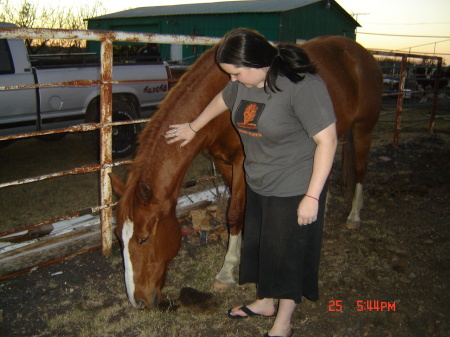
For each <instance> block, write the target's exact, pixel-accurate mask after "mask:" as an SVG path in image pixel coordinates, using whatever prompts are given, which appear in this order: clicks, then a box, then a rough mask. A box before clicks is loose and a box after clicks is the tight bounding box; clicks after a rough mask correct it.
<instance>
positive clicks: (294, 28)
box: [88, 2, 356, 63]
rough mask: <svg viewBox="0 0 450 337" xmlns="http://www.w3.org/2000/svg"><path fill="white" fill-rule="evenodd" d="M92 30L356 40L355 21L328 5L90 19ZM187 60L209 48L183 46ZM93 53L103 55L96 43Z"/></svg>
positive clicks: (165, 53)
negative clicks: (243, 30) (245, 31)
mask: <svg viewBox="0 0 450 337" xmlns="http://www.w3.org/2000/svg"><path fill="white" fill-rule="evenodd" d="M88 21H89V29H102V30H121V31H133V32H144V33H161V34H176V35H200V36H214V37H221V36H223V35H224V34H225V33H226V32H228V31H230V30H231V29H234V28H238V27H247V28H252V29H255V30H257V31H259V32H261V33H262V34H263V35H264V36H266V38H268V39H269V40H271V41H280V42H291V43H292V42H296V41H297V40H298V39H302V40H307V39H311V38H313V37H316V36H320V35H341V36H347V37H350V38H353V39H356V35H355V28H356V25H355V21H352V20H351V18H349V15H348V13H346V12H345V11H343V10H342V9H340V8H337V7H334V6H331V7H330V8H327V7H326V6H325V4H324V2H317V3H314V4H311V5H308V6H304V7H300V8H296V9H293V10H290V11H286V12H273V13H233V14H216V13H211V14H199V15H171V16H158V17H138V18H109V19H95V18H93V19H89V20H88ZM179 48H181V49H182V55H183V58H188V59H187V60H186V62H187V63H193V62H194V61H195V60H196V58H197V57H198V56H199V55H201V54H202V53H203V52H204V51H205V50H206V49H208V48H210V47H208V46H192V45H184V46H180V47H179ZM88 49H89V51H95V52H98V51H99V46H98V44H97V43H96V42H92V43H90V44H89V45H88ZM160 52H161V55H162V57H163V59H165V60H170V59H171V57H170V46H169V45H160Z"/></svg>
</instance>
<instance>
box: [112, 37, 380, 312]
mask: <svg viewBox="0 0 450 337" xmlns="http://www.w3.org/2000/svg"><path fill="white" fill-rule="evenodd" d="M302 47H303V48H304V49H305V51H306V52H307V53H308V54H309V56H310V58H311V60H312V61H313V62H315V63H316V64H317V67H318V73H319V74H320V76H321V77H322V78H323V79H324V80H325V82H326V84H327V87H328V90H329V93H330V96H331V99H332V101H333V105H334V109H335V113H336V116H337V130H338V134H339V135H343V134H344V132H345V131H347V130H350V131H351V132H350V134H352V135H353V138H354V142H353V146H352V147H349V149H352V150H354V158H355V160H354V173H356V182H357V184H356V189H355V194H354V200H353V204H352V211H351V213H350V215H349V218H348V223H349V224H350V225H351V226H353V227H357V226H358V224H359V223H360V218H359V212H360V209H361V207H362V182H363V179H364V175H365V173H366V168H367V162H366V159H367V155H368V152H369V148H370V144H371V137H372V130H373V128H374V126H375V124H376V122H377V120H378V117H379V113H380V105H381V91H382V84H383V83H382V73H381V70H380V67H379V66H378V63H377V62H376V60H375V59H374V58H373V56H372V55H371V54H370V53H369V52H368V51H367V50H365V49H364V48H363V47H361V46H360V45H359V44H357V43H356V42H355V41H353V40H350V39H347V38H344V37H336V36H335V37H331V36H330V37H320V38H316V39H313V40H310V41H308V42H306V43H304V44H303V45H302ZM215 49H216V48H214V49H211V50H209V51H206V52H205V53H204V54H203V55H202V56H201V58H200V59H199V60H198V61H197V62H196V63H195V64H194V65H192V67H191V68H190V69H189V71H188V72H186V74H185V75H183V77H182V78H181V79H180V81H179V83H178V84H177V85H176V86H175V87H174V88H173V89H172V90H171V91H170V93H169V94H168V96H167V97H166V99H165V100H164V101H163V102H162V104H161V106H160V108H159V111H158V112H157V113H156V114H155V116H154V118H153V119H152V121H151V122H150V123H149V124H148V125H147V127H146V128H145V130H144V131H143V132H142V134H141V136H140V139H139V143H140V144H139V148H138V152H137V154H136V158H135V161H134V163H133V165H132V166H131V168H130V172H129V176H128V180H127V182H126V184H124V183H123V182H122V181H120V180H119V179H118V178H117V177H116V176H114V175H111V180H112V184H113V188H114V190H115V191H116V193H117V194H118V195H119V196H120V197H121V198H120V200H119V202H118V205H117V208H116V222H117V229H116V233H117V235H118V237H119V238H120V241H121V244H122V248H123V257H124V265H125V283H126V289H127V294H128V298H129V300H130V302H131V304H132V305H133V307H135V308H143V307H145V306H153V305H156V304H157V303H158V301H159V298H160V295H161V289H162V287H163V282H164V277H165V273H166V270H167V267H168V264H169V262H170V261H171V260H172V259H173V258H174V257H175V255H176V254H177V253H178V250H179V248H180V243H181V231H180V225H179V223H178V220H177V218H176V216H175V207H176V205H177V198H178V193H179V190H180V186H181V184H182V180H183V177H184V175H185V173H186V170H187V169H188V167H189V165H190V163H191V162H192V160H193V158H194V157H195V156H196V155H197V154H198V153H199V152H200V151H204V152H206V153H207V154H208V155H209V156H211V157H212V159H213V160H214V161H215V163H216V164H217V166H218V167H219V169H220V171H221V172H222V174H223V176H224V178H225V180H226V182H227V184H228V186H229V188H230V190H231V198H230V204H229V208H228V212H227V221H228V225H229V230H230V240H229V244H228V251H227V254H226V256H225V261H224V264H223V267H222V269H221V270H220V272H219V273H218V274H217V276H216V283H215V285H216V286H218V287H220V286H222V287H230V286H232V285H233V284H234V282H235V281H234V278H233V270H234V268H235V266H236V265H237V264H238V262H239V258H240V256H239V252H240V243H241V230H242V227H243V214H244V206H245V181H244V172H243V160H244V154H243V150H242V147H241V143H240V140H239V136H238V134H237V132H236V130H235V129H234V128H233V126H232V124H231V122H230V113H229V112H227V113H224V114H222V115H220V116H219V117H217V118H216V119H214V120H212V121H211V122H210V123H209V124H208V125H207V126H206V127H204V128H202V129H201V130H200V131H199V132H198V134H197V135H196V136H195V138H194V139H193V140H192V141H191V142H190V143H189V144H187V145H186V146H185V147H183V148H180V146H179V144H177V143H175V144H171V145H167V144H166V143H165V139H164V134H165V132H166V131H167V129H168V126H169V125H171V124H178V123H185V122H189V121H192V120H194V119H195V118H196V117H197V116H198V115H199V114H200V113H201V112H202V111H203V109H204V108H205V107H206V105H207V104H208V103H209V102H210V101H211V99H212V98H213V97H214V96H215V95H216V94H217V93H218V92H219V91H221V90H222V89H223V88H224V86H225V85H226V83H227V82H228V80H229V78H228V76H227V75H226V74H225V73H223V72H222V71H221V70H220V69H219V67H218V66H217V64H216V63H215V58H214V53H215Z"/></svg>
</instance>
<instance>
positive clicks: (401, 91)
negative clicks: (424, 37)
mask: <svg viewBox="0 0 450 337" xmlns="http://www.w3.org/2000/svg"><path fill="white" fill-rule="evenodd" d="M371 53H372V54H373V55H376V56H386V57H391V58H394V59H399V58H400V59H401V67H400V70H399V74H398V76H396V79H397V80H398V89H397V93H395V94H394V95H396V96H397V104H396V113H395V128H394V139H393V145H394V146H398V142H399V136H400V130H401V129H402V127H401V118H402V113H403V112H404V109H403V107H404V104H403V103H404V99H405V83H406V79H407V77H408V71H407V60H408V58H412V59H421V60H424V61H425V60H429V61H434V62H436V66H435V67H436V72H435V74H436V76H435V77H434V85H433V89H432V92H433V99H432V103H431V112H430V119H429V127H428V131H429V133H432V132H433V128H434V123H435V120H436V109H437V102H438V95H439V81H440V79H441V69H442V57H438V56H427V55H419V54H406V53H395V52H384V51H376V50H371ZM409 93H410V94H414V93H417V91H416V92H409ZM389 95H391V94H389V93H383V96H389Z"/></svg>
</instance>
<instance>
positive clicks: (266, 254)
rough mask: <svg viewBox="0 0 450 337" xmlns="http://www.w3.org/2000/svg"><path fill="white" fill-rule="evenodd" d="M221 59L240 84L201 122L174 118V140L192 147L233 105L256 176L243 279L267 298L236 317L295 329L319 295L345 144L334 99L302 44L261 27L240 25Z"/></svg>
mask: <svg viewBox="0 0 450 337" xmlns="http://www.w3.org/2000/svg"><path fill="white" fill-rule="evenodd" d="M216 58H217V61H218V63H219V65H220V67H221V68H222V70H223V71H224V72H226V73H227V74H229V76H230V82H229V83H228V84H227V86H226V87H225V88H224V89H223V91H222V92H220V93H219V94H218V95H217V96H216V97H215V98H214V99H213V100H212V101H211V102H210V104H209V105H208V106H207V107H206V108H205V109H204V111H203V112H202V113H201V114H200V115H199V116H198V117H197V119H195V120H194V121H191V122H190V123H186V124H177V125H171V126H170V128H169V130H168V131H167V133H166V135H165V137H166V139H167V143H169V144H171V143H174V142H181V143H180V146H181V147H183V146H185V145H186V144H188V143H189V141H191V140H192V139H193V138H194V137H195V135H196V133H197V132H198V131H199V130H200V129H201V128H202V127H204V126H206V125H207V123H208V122H209V121H210V120H212V119H213V118H215V117H216V116H218V115H220V114H221V113H223V112H225V111H226V110H228V109H229V110H230V111H232V122H233V124H234V125H235V127H236V129H237V130H238V131H239V135H240V137H241V141H242V144H243V147H244V153H245V163H244V169H245V173H246V182H247V205H246V213H245V225H244V244H243V254H242V260H241V265H240V276H239V282H240V283H241V284H243V283H249V282H251V283H256V285H257V298H256V300H255V301H254V302H253V303H251V304H249V305H247V306H237V307H235V308H233V309H230V310H229V312H228V316H229V317H230V318H235V319H236V318H244V317H250V316H259V317H276V319H275V321H274V324H273V326H272V328H271V329H270V330H269V331H268V332H267V333H266V334H264V336H292V334H293V330H292V327H291V318H292V314H293V313H294V310H295V308H296V305H297V304H298V303H300V302H301V297H302V296H305V297H306V298H308V299H311V300H317V299H318V266H319V256H320V247H321V242H322V229H323V218H324V206H325V190H326V188H324V187H325V185H326V181H327V178H328V174H329V172H330V169H331V166H332V163H333V158H334V154H335V150H336V144H337V140H336V126H335V116H334V111H333V106H332V103H331V100H330V97H329V95H328V92H327V89H326V86H325V84H324V82H323V81H322V79H321V78H320V77H319V76H318V75H316V74H315V72H316V69H315V66H314V65H313V64H312V63H311V62H310V61H309V59H308V56H307V55H306V54H305V53H304V52H303V50H302V49H301V48H299V47H297V46H288V45H286V46H281V45H280V46H277V47H274V46H273V45H272V44H270V43H269V42H268V41H267V40H266V39H265V38H264V37H263V36H262V35H260V34H259V33H257V32H255V31H252V30H249V29H236V30H233V31H231V32H229V33H228V34H227V35H225V37H224V38H223V40H222V42H221V45H220V47H219V48H218V50H217V55H216ZM275 299H278V300H279V302H278V310H276V309H275Z"/></svg>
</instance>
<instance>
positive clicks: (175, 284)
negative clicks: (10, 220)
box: [0, 122, 450, 337]
mask: <svg viewBox="0 0 450 337" xmlns="http://www.w3.org/2000/svg"><path fill="white" fill-rule="evenodd" d="M386 139H387V138H384V139H381V138H376V139H375V141H374V144H373V150H372V153H371V158H370V166H369V173H368V175H367V180H366V183H365V185H364V188H365V199H364V202H365V204H364V209H363V212H362V218H363V224H362V227H361V229H359V230H347V229H345V228H344V227H343V226H342V224H343V223H344V222H345V219H346V216H347V212H348V210H349V205H348V203H347V202H346V201H345V199H344V197H343V196H342V192H341V189H340V187H339V183H338V180H339V168H338V167H337V168H336V169H335V172H334V174H333V179H332V182H331V186H330V192H331V197H330V200H329V209H328V212H327V218H326V224H325V233H324V242H323V250H322V260H321V270H320V291H321V298H320V299H319V300H318V301H317V302H310V301H308V300H306V299H305V300H304V301H303V302H302V303H301V304H300V305H299V307H298V309H297V311H296V313H295V316H294V319H293V327H294V329H295V330H296V332H295V335H294V336H311V337H312V336H314V337H344V336H369V337H378V336H380V337H382V336H383V337H384V336H390V337H409V336H420V337H425V336H429V337H445V336H447V337H448V336H450V323H449V322H450V295H449V294H450V292H449V290H448V286H449V280H450V270H449V267H450V261H449V244H448V243H449V234H450V230H449V225H450V221H449V219H450V203H449V200H450V179H449V178H450V176H449V173H450V160H449V158H450V125H449V123H448V122H447V123H446V124H444V125H443V126H439V127H437V128H436V132H435V133H434V134H433V135H429V134H427V133H426V132H424V131H423V130H420V132H414V130H409V131H406V130H405V131H404V132H402V134H401V136H400V144H399V146H398V147H397V148H394V147H393V146H392V144H391V143H392V141H391V136H389V140H386ZM2 212H3V210H2ZM185 225H186V224H185ZM187 225H188V224H187ZM225 250H226V242H224V241H223V240H220V239H213V238H212V236H211V239H210V240H208V241H207V243H204V244H200V241H199V238H198V236H196V235H195V234H194V235H191V236H186V237H184V239H183V245H182V249H181V250H180V253H179V254H178V256H177V257H176V258H175V260H174V261H173V263H172V264H171V266H170V270H169V274H168V277H167V284H166V287H165V288H164V291H163V295H164V297H165V299H164V301H163V303H162V305H161V306H160V307H159V308H154V309H148V310H141V311H139V310H134V309H132V308H131V306H130V305H129V303H128V301H127V298H126V294H125V289H124V282H123V274H122V273H123V267H122V259H121V255H120V250H119V247H118V246H117V245H115V246H114V253H113V255H112V256H111V257H109V258H106V257H104V256H102V255H101V252H100V251H93V252H90V253H85V254H81V255H77V256H75V257H72V258H69V259H66V260H63V261H61V262H58V263H55V264H52V265H49V266H46V267H42V268H37V269H35V270H33V271H31V272H29V273H25V274H22V275H19V276H15V277H12V278H9V279H6V280H3V281H0V336H8V337H10V336H127V337H134V336H147V337H148V336H205V337H210V336H211V337H215V336H261V335H262V334H263V333H264V332H265V331H267V330H268V328H269V327H270V326H271V322H272V320H270V319H254V318H252V319H246V320H233V321H231V320H230V319H228V318H227V317H226V311H227V309H228V308H230V307H234V306H235V305H238V304H241V303H249V302H251V301H252V300H253V299H254V293H255V292H254V287H253V286H250V285H244V286H239V285H238V286H236V287H235V288H234V289H232V290H230V291H225V292H222V293H215V292H212V291H211V288H210V286H211V284H212V281H213V278H214V275H215V273H217V272H218V270H219V269H220V266H221V261H222V258H223V255H224V253H225ZM361 308H363V309H365V310H361V311H360V309H361Z"/></svg>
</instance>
